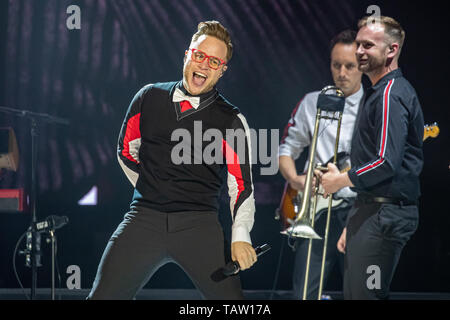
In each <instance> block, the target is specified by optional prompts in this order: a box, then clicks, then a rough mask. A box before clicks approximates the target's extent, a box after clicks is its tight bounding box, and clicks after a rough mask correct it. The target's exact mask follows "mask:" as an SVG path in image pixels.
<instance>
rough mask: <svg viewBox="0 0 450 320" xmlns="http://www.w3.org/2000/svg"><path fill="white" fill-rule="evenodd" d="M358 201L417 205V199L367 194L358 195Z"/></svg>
mask: <svg viewBox="0 0 450 320" xmlns="http://www.w3.org/2000/svg"><path fill="white" fill-rule="evenodd" d="M356 201H360V202H364V203H389V204H396V205H400V206H410V205H417V200H416V201H411V200H406V199H397V198H386V197H367V196H364V197H362V196H358V197H357V198H356Z"/></svg>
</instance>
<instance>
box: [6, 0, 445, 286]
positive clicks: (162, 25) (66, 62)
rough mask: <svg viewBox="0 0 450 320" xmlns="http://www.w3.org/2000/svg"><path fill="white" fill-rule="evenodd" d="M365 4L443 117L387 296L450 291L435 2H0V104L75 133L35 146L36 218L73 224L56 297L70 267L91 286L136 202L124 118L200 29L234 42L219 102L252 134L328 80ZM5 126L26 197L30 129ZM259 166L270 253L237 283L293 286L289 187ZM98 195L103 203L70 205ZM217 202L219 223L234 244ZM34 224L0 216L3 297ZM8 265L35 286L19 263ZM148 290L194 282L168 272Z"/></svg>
mask: <svg viewBox="0 0 450 320" xmlns="http://www.w3.org/2000/svg"><path fill="white" fill-rule="evenodd" d="M71 4H76V5H78V6H79V7H80V9H81V30H69V29H68V28H67V27H66V20H67V18H68V17H69V15H68V14H67V13H66V9H67V7H68V6H69V5H71ZM371 4H376V5H378V6H379V7H380V9H381V14H383V15H389V16H393V17H394V18H396V19H397V20H399V21H400V23H401V24H402V25H403V27H404V28H405V30H406V44H405V46H404V49H403V52H402V56H401V58H400V66H401V68H402V70H403V73H404V75H405V76H406V78H407V79H408V80H409V81H410V82H411V83H412V84H413V86H414V87H415V88H416V90H417V92H418V95H419V98H420V101H421V104H422V107H423V112H424V116H425V121H426V123H432V122H434V121H437V122H438V123H439V127H440V130H441V133H440V135H439V137H437V138H436V139H430V140H428V141H426V143H425V145H424V153H425V165H424V168H423V173H422V179H421V184H422V192H423V196H422V198H421V204H420V226H419V229H418V231H417V232H416V234H415V235H414V236H413V237H412V239H411V240H410V242H409V243H408V244H407V246H406V247H405V249H404V252H403V255H402V258H401V260H400V263H399V266H398V269H397V273H396V275H395V278H394V281H393V283H392V290H394V291H423V292H450V276H449V270H450V244H449V243H450V242H449V236H448V233H449V226H450V217H449V213H450V210H449V208H450V206H449V202H448V199H447V197H448V194H449V193H448V181H449V167H448V166H449V160H450V155H449V134H448V126H447V123H446V121H448V119H449V117H448V115H449V113H448V72H449V63H448V54H449V51H448V47H449V44H448V39H447V38H448V36H447V32H448V30H449V22H448V21H449V19H448V16H447V14H446V13H447V10H445V9H444V8H445V7H444V6H443V5H441V2H440V1H427V2H418V3H415V2H411V1H344V0H341V1H333V0H322V1H306V0H278V1H275V0H272V1H270V0H241V1H235V0H222V1H215V0H183V1H181V0H165V1H162V0H161V1H156V0H147V1H144V0H134V1H131V0H130V1H125V0H108V1H106V0H99V1H88V0H85V1H75V0H71V1H68V0H39V1H38V0H36V1H33V0H15V1H7V0H0V105H1V106H6V107H10V108H17V109H25V110H31V111H35V112H41V113H48V114H51V115H54V116H59V117H63V118H66V119H68V120H69V121H70V126H61V125H47V124H42V126H40V130H39V133H40V136H39V148H38V153H39V166H38V172H37V174H38V181H39V184H38V189H39V198H38V202H37V209H38V220H43V219H44V218H45V217H47V216H48V215H51V214H56V215H66V216H68V217H69V219H70V223H69V224H68V225H67V226H65V227H64V228H63V229H60V230H58V231H57V235H58V264H59V270H60V273H61V278H62V279H61V280H62V287H65V282H66V279H67V277H68V274H66V269H67V267H68V266H69V265H78V266H79V267H80V269H81V279H82V281H81V287H82V288H90V287H91V285H92V281H93V279H94V276H95V272H96V268H97V264H98V262H99V259H100V257H101V254H102V252H103V249H104V247H105V245H106V242H107V240H108V238H109V236H110V234H111V233H112V232H113V230H114V229H115V227H116V226H117V224H118V223H119V222H120V221H121V219H122V216H123V214H124V213H125V212H126V210H127V207H128V205H129V201H130V199H131V196H132V188H131V186H130V184H129V183H128V181H127V179H126V178H125V176H124V175H123V173H122V171H121V169H120V167H119V165H118V163H117V160H116V155H115V149H116V141H117V136H118V133H119V129H120V125H121V122H122V120H123V117H124V115H125V111H126V109H127V107H128V104H129V102H130V100H131V99H132V97H133V95H134V93H135V92H136V91H137V90H138V89H139V88H141V87H142V86H143V85H144V84H146V83H154V82H159V81H172V80H179V79H181V77H182V73H181V71H182V63H183V56H184V50H185V49H187V48H188V45H189V42H190V38H191V36H192V34H193V33H194V32H195V31H196V26H197V24H198V22H199V21H204V20H211V19H215V20H219V21H221V22H222V23H223V24H224V25H225V26H226V27H227V28H228V29H229V31H230V32H231V34H232V38H233V41H234V45H235V55H234V57H233V59H232V60H231V63H230V64H229V71H228V72H227V73H226V75H225V76H224V77H223V78H222V80H221V81H220V82H219V89H220V90H221V92H222V93H223V94H224V95H225V96H226V97H227V98H228V99H229V100H230V101H231V102H232V103H233V104H235V105H237V106H238V107H239V108H240V109H241V111H242V113H243V114H244V115H245V116H246V118H247V120H248V123H249V125H250V127H252V128H255V129H263V128H266V129H279V130H280V131H282V130H283V128H284V126H285V125H286V123H287V120H288V118H289V116H290V113H291V112H292V110H293V108H294V106H295V104H296V103H297V102H298V100H299V99H300V98H301V97H302V96H303V95H304V94H305V93H307V92H309V91H313V90H319V89H321V88H322V87H324V86H325V85H328V84H331V77H330V73H329V52H328V43H329V40H330V39H331V38H332V36H333V35H334V34H336V33H337V32H339V31H341V30H343V29H345V28H349V27H350V28H356V23H357V20H358V18H360V17H362V16H363V15H365V13H366V8H367V7H368V6H369V5H371ZM365 81H366V83H368V82H367V79H366V80H365ZM1 126H11V127H13V128H14V130H15V132H16V135H17V140H18V144H19V148H20V156H21V157H20V168H19V170H18V171H17V172H15V173H14V172H4V174H3V176H2V178H1V181H0V187H1V188H18V187H25V188H28V189H29V184H30V183H29V180H30V154H31V152H30V147H31V144H30V140H31V139H30V133H29V122H28V121H27V120H25V119H23V118H18V117H14V116H12V115H8V114H0V127H1ZM259 169H260V166H259V165H255V166H254V171H253V173H254V183H255V193H256V196H255V197H256V208H257V211H256V221H255V226H254V229H253V231H252V237H253V242H254V243H255V244H262V243H265V242H267V243H269V244H271V245H272V247H273V249H272V250H271V251H270V252H269V253H268V254H266V255H265V256H263V257H261V259H260V261H259V262H258V263H257V264H256V265H255V266H254V268H252V269H251V270H250V271H246V272H243V273H242V275H241V277H242V284H243V287H244V289H252V290H259V289H264V290H267V289H271V288H272V286H273V284H274V281H275V280H277V284H276V289H279V290H290V289H291V274H292V264H293V253H292V251H291V249H290V248H289V247H288V246H286V243H285V238H283V237H282V236H281V235H280V234H279V231H280V225H279V222H277V221H275V220H274V212H275V209H276V208H277V206H278V203H279V201H280V198H281V193H282V188H283V184H284V182H283V179H282V177H281V175H280V174H277V175H273V176H261V175H260V174H259V172H260V171H259ZM93 186H97V188H98V205H97V206H80V205H78V201H79V200H80V199H81V198H82V197H83V196H84V195H85V194H86V193H87V192H88V191H89V190H91V188H92V187H93ZM225 194H226V192H224V196H223V197H222V209H221V211H220V217H221V220H222V221H223V224H224V230H225V233H226V236H227V237H229V233H230V232H229V225H230V217H229V206H228V202H227V198H226V196H225ZM29 220H30V214H29V213H20V214H19V213H16V214H12V213H1V214H0V288H16V287H18V282H17V281H16V278H15V276H14V273H13V268H12V257H13V250H14V246H15V244H16V242H17V240H18V239H19V237H20V236H21V234H22V233H23V232H24V231H25V230H26V228H27V227H28V225H29ZM23 248H24V245H23V243H22V244H21V246H20V249H23ZM43 248H44V257H43V264H44V267H42V268H40V269H39V281H38V287H50V284H51V282H50V252H49V249H48V245H47V244H45V243H43ZM282 248H283V252H282V255H281V269H280V273H279V277H278V279H275V275H276V270H277V263H278V258H279V257H280V250H281V249H282ZM16 261H17V268H18V273H19V276H20V278H21V280H22V281H23V283H24V285H25V286H26V287H29V286H30V282H31V281H30V279H31V276H30V270H29V269H28V268H26V267H25V266H24V257H23V256H19V257H18V258H17V259H16ZM340 281H341V278H340V275H339V274H338V273H337V272H335V273H334V277H333V278H332V279H331V280H330V283H329V285H328V287H327V289H328V290H339V289H340ZM147 288H193V285H192V283H191V281H190V280H189V279H188V278H187V277H186V276H185V275H184V273H182V271H181V270H180V269H179V268H178V267H177V266H175V265H173V264H170V265H166V266H164V267H163V268H162V269H160V270H159V271H158V273H157V274H156V275H155V276H154V278H153V279H152V280H151V281H150V282H149V283H148V285H147Z"/></svg>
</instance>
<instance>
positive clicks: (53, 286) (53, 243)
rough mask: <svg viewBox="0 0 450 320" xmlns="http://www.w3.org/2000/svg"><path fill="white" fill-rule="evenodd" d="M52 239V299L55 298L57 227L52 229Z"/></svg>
mask: <svg viewBox="0 0 450 320" xmlns="http://www.w3.org/2000/svg"><path fill="white" fill-rule="evenodd" d="M49 233H50V239H51V242H52V300H55V256H56V250H55V240H56V239H55V238H56V235H55V229H52V230H50V232H49Z"/></svg>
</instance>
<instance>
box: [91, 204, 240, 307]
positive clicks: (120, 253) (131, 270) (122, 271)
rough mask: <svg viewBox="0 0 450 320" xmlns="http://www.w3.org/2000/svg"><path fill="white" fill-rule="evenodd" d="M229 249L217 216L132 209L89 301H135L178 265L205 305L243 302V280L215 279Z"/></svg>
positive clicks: (112, 241)
mask: <svg viewBox="0 0 450 320" xmlns="http://www.w3.org/2000/svg"><path fill="white" fill-rule="evenodd" d="M226 247H227V246H225V243H224V236H223V230H222V227H221V225H220V223H219V221H218V216H217V213H215V212H180V213H163V212H158V211H155V210H151V209H148V208H142V207H135V208H132V209H131V211H130V212H128V213H127V214H126V215H125V216H124V219H123V221H122V222H121V223H120V225H119V226H118V227H117V229H116V231H115V232H114V233H113V235H112V236H111V238H110V240H109V242H108V245H107V246H106V249H105V251H104V253H103V256H102V258H101V261H100V264H99V267H98V270H97V275H96V278H95V280H94V284H93V288H92V290H91V292H90V294H89V296H88V299H103V300H116V299H119V300H129V299H133V298H134V297H135V295H136V293H137V292H138V291H139V290H140V289H141V288H142V287H143V286H144V285H145V284H146V283H147V282H148V281H149V280H150V278H151V276H152V275H153V274H154V273H155V272H156V271H157V270H158V269H159V268H160V267H161V266H163V265H164V264H166V263H168V262H174V263H176V264H178V265H179V266H180V267H181V268H182V269H183V270H184V272H186V274H187V275H188V276H189V277H190V278H191V280H192V282H193V283H194V285H195V286H196V287H197V288H198V289H199V291H200V292H201V293H202V295H203V298H205V299H216V300H222V299H230V300H238V299H243V294H242V289H241V283H240V279H239V277H238V276H232V277H228V278H225V279H223V280H222V279H221V280H222V281H213V280H212V279H211V275H212V274H213V273H215V272H216V273H217V270H219V269H220V268H221V267H223V266H224V265H225V264H226V262H227V259H225V251H226V250H225V248H226ZM228 251H229V250H228ZM227 256H229V253H227Z"/></svg>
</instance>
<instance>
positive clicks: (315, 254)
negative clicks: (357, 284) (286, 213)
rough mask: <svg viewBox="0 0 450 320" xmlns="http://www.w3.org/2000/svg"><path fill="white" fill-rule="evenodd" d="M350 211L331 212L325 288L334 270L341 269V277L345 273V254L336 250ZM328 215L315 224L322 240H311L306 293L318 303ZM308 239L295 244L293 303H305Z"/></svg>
mask: <svg viewBox="0 0 450 320" xmlns="http://www.w3.org/2000/svg"><path fill="white" fill-rule="evenodd" d="M349 210H350V207H347V208H342V209H336V210H332V211H331V216H330V228H329V232H328V244H327V254H326V259H325V270H324V282H323V283H324V288H325V285H326V283H327V280H328V279H329V276H330V274H331V271H332V270H333V267H334V266H337V267H339V270H340V272H341V274H343V272H344V254H342V253H341V252H339V251H338V250H337V246H336V245H337V242H338V240H339V237H340V236H341V234H342V230H343V229H344V227H345V221H346V218H347V214H348V212H349ZM326 220H327V213H326V212H325V213H324V214H321V215H320V216H319V217H318V218H317V221H316V222H315V223H314V230H315V231H316V232H317V233H318V234H319V235H320V236H321V237H322V240H320V239H314V240H312V249H311V262H310V267H309V277H308V279H309V280H308V288H307V293H306V299H307V300H317V299H318V295H319V285H320V272H321V268H322V257H323V244H324V241H323V238H324V237H323V236H324V234H325V227H326V222H327V221H326ZM308 246H309V239H303V238H299V239H298V240H297V241H296V242H295V260H294V271H293V277H292V291H293V297H294V299H303V288H304V284H305V275H306V261H307V257H308Z"/></svg>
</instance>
